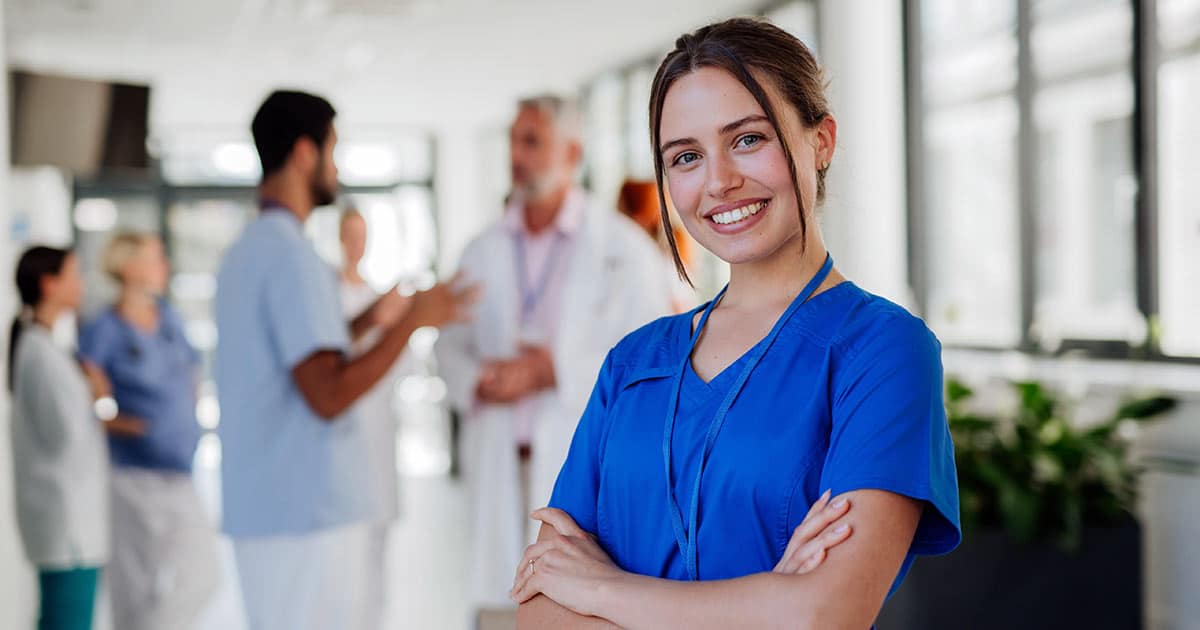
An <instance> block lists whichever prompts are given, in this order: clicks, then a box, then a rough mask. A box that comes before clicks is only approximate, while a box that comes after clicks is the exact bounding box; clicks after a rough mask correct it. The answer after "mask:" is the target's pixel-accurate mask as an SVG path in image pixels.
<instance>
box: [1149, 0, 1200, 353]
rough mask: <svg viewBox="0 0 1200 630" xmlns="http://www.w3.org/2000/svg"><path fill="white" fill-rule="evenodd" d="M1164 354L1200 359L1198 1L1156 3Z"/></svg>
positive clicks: (1160, 256) (1159, 240) (1161, 0)
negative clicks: (1158, 61) (1199, 324)
mask: <svg viewBox="0 0 1200 630" xmlns="http://www.w3.org/2000/svg"><path fill="white" fill-rule="evenodd" d="M1158 37H1159V44H1160V45H1159V48H1158V54H1159V55H1160V59H1161V64H1160V65H1159V66H1158V86H1157V96H1158V110H1157V111H1158V120H1157V123H1158V124H1157V128H1158V147H1157V150H1158V152H1157V157H1158V168H1159V179H1158V182H1159V188H1158V200H1159V203H1158V228H1159V229H1158V254H1159V255H1158V288H1159V301H1158V303H1159V315H1160V318H1161V323H1162V329H1161V339H1162V351H1163V353H1165V354H1167V355H1176V356H1180V355H1187V356H1200V326H1197V323H1198V322H1200V177H1198V174H1200V142H1197V139H1198V138H1200V116H1198V115H1197V105H1196V104H1197V103H1200V0H1158Z"/></svg>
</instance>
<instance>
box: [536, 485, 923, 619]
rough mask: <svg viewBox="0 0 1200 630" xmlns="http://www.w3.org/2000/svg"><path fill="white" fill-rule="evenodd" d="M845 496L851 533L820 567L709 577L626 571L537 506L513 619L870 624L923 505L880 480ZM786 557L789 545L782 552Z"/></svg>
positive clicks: (563, 519)
mask: <svg viewBox="0 0 1200 630" xmlns="http://www.w3.org/2000/svg"><path fill="white" fill-rule="evenodd" d="M845 498H846V499H848V500H849V501H850V502H851V503H852V504H853V505H854V510H853V513H850V514H847V515H846V516H845V518H844V521H845V522H846V523H847V524H848V525H849V526H850V528H851V529H852V530H853V532H854V535H853V537H850V538H848V539H846V540H845V541H844V542H840V543H837V544H836V548H831V549H830V550H829V551H828V554H827V555H826V554H825V553H824V552H823V551H822V552H821V560H820V562H818V563H819V564H820V565H821V566H820V568H819V570H815V571H810V572H807V573H803V574H800V575H797V574H795V573H794V572H778V571H777V572H772V573H759V574H755V575H750V576H746V577H742V578H737V579H732V580H717V581H704V582H681V581H675V580H665V579H659V578H652V577H647V576H642V575H635V574H631V573H627V572H625V571H622V570H621V569H620V568H618V567H617V566H616V565H615V564H614V563H613V562H612V560H611V559H610V558H609V557H608V555H607V554H606V553H605V552H604V551H603V549H601V548H600V546H599V545H598V544H597V543H596V542H595V540H594V539H593V538H592V537H591V536H589V535H588V534H587V533H586V532H584V531H583V530H582V529H580V528H579V526H578V525H576V524H575V522H574V521H572V520H571V519H570V517H568V516H566V514H565V513H562V512H558V511H553V512H552V513H550V514H546V513H545V512H541V513H539V514H540V516H539V518H542V519H543V521H544V524H543V526H542V529H541V533H540V534H539V536H538V541H539V542H538V543H537V544H535V545H533V546H531V547H530V548H529V550H528V551H527V552H526V556H525V558H524V559H523V565H522V567H521V568H520V569H519V570H518V579H517V585H516V587H515V588H514V599H516V600H517V601H518V602H521V607H520V609H519V610H518V615H517V625H518V627H519V628H521V629H523V630H537V629H540V628H611V627H614V626H617V627H623V628H695V629H704V628H729V627H754V628H805V629H809V628H814V629H815V628H819V629H821V630H825V629H841V628H846V629H853V630H865V629H866V628H869V627H870V626H871V624H872V623H873V622H874V619H875V617H876V615H878V614H879V609H880V608H881V607H882V606H883V601H884V598H885V597H886V596H887V592H888V590H889V588H890V587H891V584H892V581H893V580H894V579H895V577H896V575H897V573H898V572H899V570H900V567H901V565H902V563H903V562H904V558H905V555H906V554H907V551H908V548H909V546H910V544H911V543H912V539H913V536H914V534H915V533H916V529H917V523H918V521H919V520H920V517H921V510H922V505H921V503H919V502H917V501H915V500H913V499H910V498H907V497H903V496H900V495H897V494H893V493H890V492H884V491H880V490H859V491H855V492H851V493H848V494H847V495H845ZM793 542H795V538H793ZM730 544H735V541H730ZM791 551H792V545H789V552H791ZM788 559H789V554H788V553H785V556H784V562H787V561H788ZM530 561H532V562H533V569H532V571H531V570H530V569H529V568H528V563H529V562H530ZM777 569H778V567H777Z"/></svg>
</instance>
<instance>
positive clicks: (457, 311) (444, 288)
mask: <svg viewBox="0 0 1200 630" xmlns="http://www.w3.org/2000/svg"><path fill="white" fill-rule="evenodd" d="M477 299H479V285H477V284H471V285H467V286H462V273H461V272H459V273H458V274H455V276H454V277H453V278H451V279H450V280H449V281H447V282H441V283H438V284H436V285H434V286H433V287H432V288H430V289H428V290H425V291H419V292H417V293H416V294H415V295H413V297H412V306H411V307H409V311H408V316H407V317H408V318H411V321H412V322H414V323H415V324H416V325H417V326H444V325H446V324H455V323H459V322H465V321H468V320H470V318H471V307H472V306H473V305H474V304H475V301H476V300H477Z"/></svg>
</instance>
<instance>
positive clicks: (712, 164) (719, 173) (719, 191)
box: [705, 153, 743, 199]
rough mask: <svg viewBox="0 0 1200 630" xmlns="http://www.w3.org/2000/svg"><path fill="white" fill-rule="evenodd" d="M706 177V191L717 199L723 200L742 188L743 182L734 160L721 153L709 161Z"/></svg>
mask: <svg viewBox="0 0 1200 630" xmlns="http://www.w3.org/2000/svg"><path fill="white" fill-rule="evenodd" d="M705 177H706V181H705V189H706V191H707V192H708V194H709V196H711V197H713V198H716V199H723V198H724V197H726V196H727V195H728V194H729V192H730V191H732V190H736V189H738V188H740V187H741V185H742V181H743V178H742V174H741V173H740V172H739V171H738V169H737V165H736V164H735V163H734V161H733V158H732V157H730V156H728V155H724V154H720V153H718V154H716V155H714V156H712V157H711V158H710V159H709V160H708V169H707V172H706V174H705Z"/></svg>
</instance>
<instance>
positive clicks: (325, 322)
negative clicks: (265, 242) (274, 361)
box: [266, 238, 350, 369]
mask: <svg viewBox="0 0 1200 630" xmlns="http://www.w3.org/2000/svg"><path fill="white" fill-rule="evenodd" d="M282 250H283V251H282V252H281V255H280V256H279V257H278V258H277V260H276V264H275V265H274V269H273V273H271V274H270V275H269V276H268V278H267V289H266V311H267V313H266V316H267V328H268V330H270V331H271V337H272V341H273V342H274V345H275V348H276V351H277V352H278V356H279V360H280V362H281V363H282V364H283V365H285V366H287V367H288V369H291V368H294V367H295V366H297V365H299V364H300V363H301V362H302V361H304V360H305V359H307V358H308V357H309V356H311V355H312V354H314V353H316V352H318V351H321V350H335V351H338V352H346V351H347V349H348V348H349V345H350V339H349V335H350V333H349V330H348V327H347V325H346V322H345V320H343V319H342V308H341V298H340V297H339V295H338V291H337V287H336V286H335V285H334V283H333V271H332V269H330V268H329V267H328V266H327V265H326V264H325V263H324V262H322V261H321V259H320V258H319V257H318V256H317V254H316V252H315V251H312V247H311V246H310V245H309V244H308V243H307V242H305V241H303V240H301V239H295V240H293V239H291V238H289V239H287V241H286V242H285V244H284V245H283V247H282Z"/></svg>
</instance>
